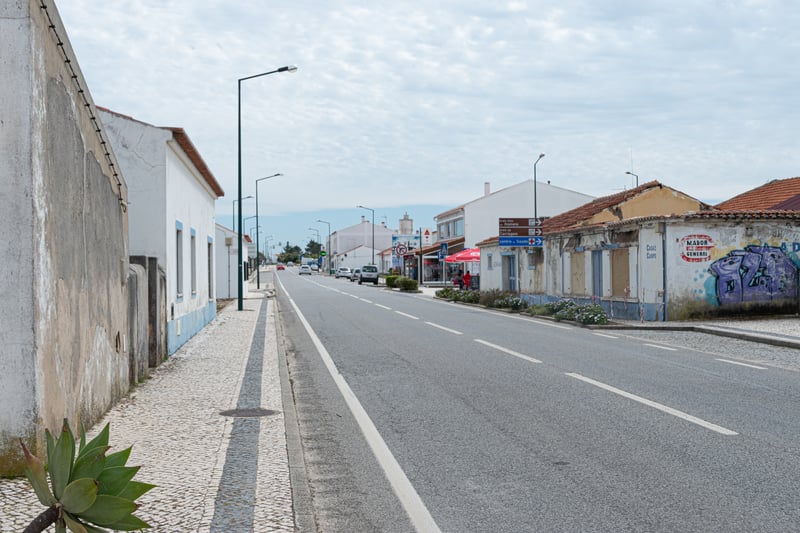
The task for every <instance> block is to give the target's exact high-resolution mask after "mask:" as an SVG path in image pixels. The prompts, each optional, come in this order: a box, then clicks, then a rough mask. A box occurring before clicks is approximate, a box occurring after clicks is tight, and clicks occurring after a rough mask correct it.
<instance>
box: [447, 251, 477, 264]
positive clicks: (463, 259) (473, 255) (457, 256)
mask: <svg viewBox="0 0 800 533" xmlns="http://www.w3.org/2000/svg"><path fill="white" fill-rule="evenodd" d="M444 260H445V261H446V262H448V263H479V262H480V260H481V249H480V248H467V249H466V250H461V251H460V252H457V253H454V254H453V255H448V256H447V257H445V259H444Z"/></svg>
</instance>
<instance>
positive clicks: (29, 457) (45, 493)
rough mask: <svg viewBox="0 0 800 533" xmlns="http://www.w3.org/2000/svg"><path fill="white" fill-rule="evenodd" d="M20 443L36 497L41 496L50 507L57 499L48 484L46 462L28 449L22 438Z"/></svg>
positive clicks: (43, 501) (40, 499) (42, 501)
mask: <svg viewBox="0 0 800 533" xmlns="http://www.w3.org/2000/svg"><path fill="white" fill-rule="evenodd" d="M19 443H20V444H21V445H22V451H23V452H24V453H25V463H26V465H27V466H26V467H25V477H27V478H28V481H29V482H30V484H31V487H33V492H35V493H36V497H37V498H39V502H40V503H41V504H42V505H44V506H46V507H50V506H51V505H53V504H54V503H56V499H55V498H54V497H53V493H52V492H50V486H49V485H48V484H47V471H46V470H45V466H44V463H43V462H42V460H41V459H39V458H38V457H36V456H35V455H33V454H32V453H31V452H30V450H28V447H27V446H25V443H24V442H22V440H21V439H20V441H19Z"/></svg>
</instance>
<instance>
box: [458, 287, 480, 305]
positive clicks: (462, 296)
mask: <svg viewBox="0 0 800 533" xmlns="http://www.w3.org/2000/svg"><path fill="white" fill-rule="evenodd" d="M480 297H481V293H480V292H478V291H467V290H465V291H455V290H454V291H453V300H455V301H456V302H464V303H468V304H476V303H478V302H479V301H480Z"/></svg>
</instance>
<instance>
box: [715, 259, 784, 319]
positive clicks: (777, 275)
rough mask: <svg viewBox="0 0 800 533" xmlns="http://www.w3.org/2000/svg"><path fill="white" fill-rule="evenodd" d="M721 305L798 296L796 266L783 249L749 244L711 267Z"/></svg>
mask: <svg viewBox="0 0 800 533" xmlns="http://www.w3.org/2000/svg"><path fill="white" fill-rule="evenodd" d="M709 272H711V274H712V275H713V276H714V277H715V278H716V293H717V299H718V301H719V304H720V305H726V304H740V303H743V302H768V301H772V300H780V299H786V298H795V297H796V295H797V272H798V270H797V266H796V265H795V264H794V263H793V262H792V260H791V259H790V258H789V256H787V255H786V252H785V251H784V250H783V249H782V248H777V247H774V246H767V245H764V246H758V245H750V246H746V247H745V248H744V249H743V250H733V251H731V252H729V253H728V255H726V256H725V257H722V258H720V259H717V260H716V261H714V262H713V263H711V265H710V266H709Z"/></svg>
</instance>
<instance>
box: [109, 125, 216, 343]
mask: <svg viewBox="0 0 800 533" xmlns="http://www.w3.org/2000/svg"><path fill="white" fill-rule="evenodd" d="M100 118H101V120H102V121H103V124H104V125H105V127H106V130H107V131H108V134H109V138H110V141H111V145H112V147H113V149H114V152H115V153H116V154H117V159H118V160H119V164H120V167H121V169H122V172H123V174H124V175H125V178H126V180H127V181H128V185H129V193H130V194H129V197H130V205H129V213H128V218H129V222H130V224H129V228H130V243H131V244H130V253H131V255H141V256H148V257H156V258H157V259H158V265H159V267H161V268H163V270H164V273H165V275H166V294H165V295H164V297H163V300H165V302H164V303H165V304H166V332H167V353H168V354H172V353H174V352H175V350H177V349H178V348H179V347H180V346H181V345H182V344H183V343H185V342H186V341H187V340H189V339H190V338H191V337H192V336H193V335H194V334H195V333H197V332H198V331H200V330H201V329H202V328H203V327H204V326H205V325H206V324H207V323H208V322H209V321H210V320H211V319H212V318H213V317H214V316H215V314H216V302H215V299H216V291H215V286H214V285H215V284H214V264H215V254H214V246H215V222H214V201H215V200H216V199H217V198H219V197H221V196H223V194H224V192H223V191H222V188H221V187H220V186H219V183H217V180H216V179H215V178H214V176H213V174H212V173H211V171H210V170H209V169H208V167H207V166H206V164H205V162H204V161H203V159H202V157H200V154H199V153H198V151H197V149H196V148H195V146H194V145H193V144H192V141H191V140H190V139H189V136H188V135H186V132H185V131H184V130H183V129H181V128H162V127H157V126H152V125H150V124H146V123H144V122H140V121H138V120H135V119H133V118H131V117H128V116H125V115H121V114H118V113H115V112H112V111H110V110H107V109H100Z"/></svg>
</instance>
